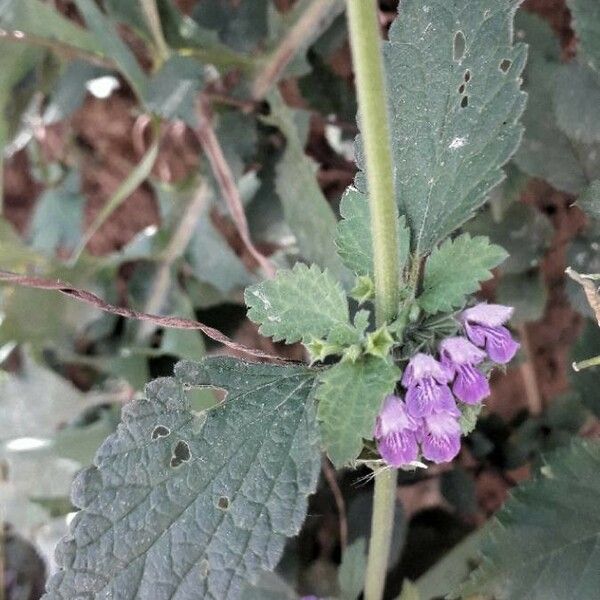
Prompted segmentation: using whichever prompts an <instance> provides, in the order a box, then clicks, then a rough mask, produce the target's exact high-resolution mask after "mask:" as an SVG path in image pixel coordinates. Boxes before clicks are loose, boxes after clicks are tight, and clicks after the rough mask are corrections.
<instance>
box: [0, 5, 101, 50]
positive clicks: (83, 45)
mask: <svg viewBox="0 0 600 600" xmlns="http://www.w3.org/2000/svg"><path fill="white" fill-rule="evenodd" d="M0 26H1V27H2V28H3V29H6V30H17V31H22V32H24V33H26V34H27V33H29V34H31V35H34V36H37V37H41V38H44V39H48V40H55V41H57V42H61V43H63V44H68V45H69V46H75V47H77V48H80V49H82V50H86V51H87V52H93V53H97V54H102V46H101V42H100V41H99V40H98V39H96V38H95V37H94V36H93V35H92V34H91V33H90V32H89V31H86V30H85V29H83V28H82V27H79V26H78V25H76V24H75V23H74V22H73V21H71V20H69V19H66V18H65V17H63V16H62V15H61V14H60V13H59V12H58V11H57V10H56V9H54V8H52V7H51V6H50V5H48V4H46V3H44V2H41V1H40V0H3V2H2V3H0Z"/></svg>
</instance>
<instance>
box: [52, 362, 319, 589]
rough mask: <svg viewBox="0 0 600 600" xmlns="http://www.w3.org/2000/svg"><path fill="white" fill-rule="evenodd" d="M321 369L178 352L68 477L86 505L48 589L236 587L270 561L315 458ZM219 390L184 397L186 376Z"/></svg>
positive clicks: (313, 475)
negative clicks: (213, 404) (209, 399)
mask: <svg viewBox="0 0 600 600" xmlns="http://www.w3.org/2000/svg"><path fill="white" fill-rule="evenodd" d="M313 381H314V375H313V374H312V373H311V372H310V371H309V370H308V369H306V368H305V367H279V366H271V365H264V364H247V363H243V362H240V361H237V360H235V359H231V358H215V359H209V360H205V361H204V362H202V363H180V364H179V365H178V366H177V368H176V379H170V378H169V379H160V380H157V381H155V382H154V383H152V384H150V385H149V386H148V387H147V399H141V400H139V401H136V402H134V403H132V404H130V405H129V406H127V407H126V408H125V409H124V411H123V423H122V424H121V425H120V426H119V428H118V430H117V433H116V434H115V435H113V436H111V437H109V438H108V439H107V440H106V441H105V443H104V444H103V445H102V447H101V448H100V450H99V451H98V454H97V455H96V458H95V461H94V462H95V464H94V466H93V467H92V468H90V469H88V470H86V471H84V472H83V473H82V474H81V475H80V476H79V477H78V479H77V481H76V482H75V484H74V489H73V501H74V502H75V504H76V505H78V506H80V507H81V508H82V511H81V512H80V513H79V514H78V516H77V517H76V518H75V519H74V521H73V523H72V525H71V532H70V537H68V538H67V539H65V540H64V541H63V542H62V543H61V544H60V546H59V549H58V562H59V564H60V566H61V567H62V569H63V570H62V571H60V572H59V573H58V574H57V575H56V576H54V577H53V578H52V579H51V581H50V583H49V585H48V594H47V596H46V598H47V600H50V599H52V600H57V599H65V600H66V599H72V598H75V597H78V596H80V595H81V594H82V593H85V595H86V598H90V599H92V598H94V599H98V600H99V599H100V598H106V597H111V598H120V599H122V600H126V599H131V600H133V599H134V598H152V599H153V600H167V599H172V600H184V599H189V600H195V599H197V598H207V599H214V600H225V599H234V598H239V597H240V594H241V593H242V590H243V589H244V585H245V581H246V580H248V579H249V578H253V577H254V576H257V575H258V574H259V573H260V571H261V570H262V569H273V568H274V567H275V565H276V563H277V560H278V558H279V556H280V554H281V552H282V550H283V544H284V541H285V538H286V537H287V536H291V535H293V534H295V533H296V532H297V531H298V529H299V527H300V525H301V523H302V521H303V519H304V515H305V512H306V506H307V496H308V494H310V493H312V492H313V491H314V489H315V486H316V480H317V476H318V473H319V467H320V456H319V449H318V436H317V430H316V424H315V411H314V405H313V402H312V388H313ZM205 385H210V386H215V387H220V388H224V389H226V390H227V391H228V396H227V398H226V400H225V402H224V403H223V404H222V405H221V406H219V407H218V408H216V409H213V410H210V411H208V412H203V413H194V412H192V411H191V410H190V407H189V402H188V399H187V397H186V389H188V388H189V387H190V386H192V387H193V386H205Z"/></svg>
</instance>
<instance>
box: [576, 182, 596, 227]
mask: <svg viewBox="0 0 600 600" xmlns="http://www.w3.org/2000/svg"><path fill="white" fill-rule="evenodd" d="M577 206H580V207H581V209H582V210H584V211H585V212H586V214H588V215H589V216H590V217H592V218H594V219H600V179H597V180H596V181H592V183H590V185H589V187H588V188H586V189H585V190H584V192H583V193H582V194H581V196H579V198H577Z"/></svg>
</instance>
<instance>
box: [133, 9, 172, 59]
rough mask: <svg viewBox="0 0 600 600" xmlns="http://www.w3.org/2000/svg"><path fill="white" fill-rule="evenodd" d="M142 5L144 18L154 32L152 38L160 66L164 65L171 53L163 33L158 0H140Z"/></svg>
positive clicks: (151, 31)
mask: <svg viewBox="0 0 600 600" xmlns="http://www.w3.org/2000/svg"><path fill="white" fill-rule="evenodd" d="M140 6H141V8H142V12H143V13H144V19H146V24H147V25H148V28H149V29H150V33H151V34H152V40H153V41H154V46H155V48H156V52H157V59H158V60H157V62H158V66H160V65H162V63H164V62H165V61H166V60H167V59H168V58H169V55H170V54H171V51H170V50H169V46H168V45H167V42H166V40H165V36H164V34H163V30H162V25H161V23H160V15H159V14H158V8H157V7H156V0H140Z"/></svg>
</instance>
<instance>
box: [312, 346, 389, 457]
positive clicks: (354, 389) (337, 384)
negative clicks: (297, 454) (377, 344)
mask: <svg viewBox="0 0 600 600" xmlns="http://www.w3.org/2000/svg"><path fill="white" fill-rule="evenodd" d="M399 377H400V370H399V369H398V368H396V367H395V366H394V365H391V364H389V363H388V362H386V361H384V360H381V359H380V358H374V357H370V356H368V357H362V358H360V359H359V360H357V361H356V362H351V361H342V362H340V363H337V364H336V365H334V366H333V367H331V368H330V369H328V370H327V371H325V372H324V373H323V374H322V375H321V376H320V377H319V382H320V385H319V387H318V388H317V398H318V399H319V410H318V419H319V421H320V425H321V436H322V438H323V444H324V446H325V448H326V450H327V454H328V455H329V457H330V458H331V460H332V461H333V463H334V464H335V465H336V466H337V467H341V466H342V465H345V464H347V463H348V462H350V461H352V460H354V459H355V458H356V457H357V456H358V455H359V454H360V451H361V450H362V447H363V438H367V439H371V438H372V437H373V427H374V425H375V417H376V416H377V413H378V412H379V409H380V408H381V403H382V402H383V399H384V398H385V396H386V395H388V394H391V393H392V392H393V391H394V387H395V385H396V382H397V380H398V379H399Z"/></svg>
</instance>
